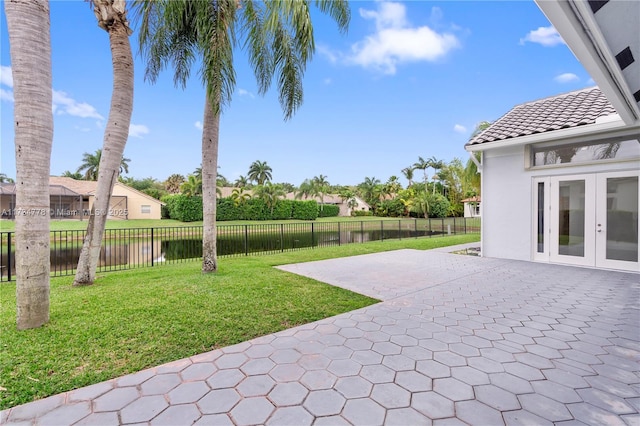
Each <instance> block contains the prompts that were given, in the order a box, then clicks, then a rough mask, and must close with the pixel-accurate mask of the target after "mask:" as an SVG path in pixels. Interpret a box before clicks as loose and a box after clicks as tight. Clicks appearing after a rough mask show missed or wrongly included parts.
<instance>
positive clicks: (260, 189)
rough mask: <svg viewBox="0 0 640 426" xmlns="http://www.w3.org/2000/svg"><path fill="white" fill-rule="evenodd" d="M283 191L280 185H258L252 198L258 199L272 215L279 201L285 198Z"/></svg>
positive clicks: (268, 183)
mask: <svg viewBox="0 0 640 426" xmlns="http://www.w3.org/2000/svg"><path fill="white" fill-rule="evenodd" d="M285 195H286V194H285V192H284V189H282V187H281V186H280V185H274V184H272V183H271V182H267V183H265V184H264V185H258V186H257V187H256V188H255V189H254V190H253V197H254V198H259V199H261V200H262V201H264V203H265V204H266V206H267V208H268V209H269V210H270V211H271V214H273V209H274V208H275V206H276V203H277V202H278V200H279V199H281V198H283V197H284V196H285Z"/></svg>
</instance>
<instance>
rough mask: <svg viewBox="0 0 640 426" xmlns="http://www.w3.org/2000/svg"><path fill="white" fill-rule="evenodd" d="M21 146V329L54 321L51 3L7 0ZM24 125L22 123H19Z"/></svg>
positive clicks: (18, 294)
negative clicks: (51, 314) (51, 287)
mask: <svg viewBox="0 0 640 426" xmlns="http://www.w3.org/2000/svg"><path fill="white" fill-rule="evenodd" d="M4 10H5V15H6V17H7V29H8V32H9V45H10V55H11V66H12V74H13V94H14V98H15V103H14V110H13V114H14V120H13V122H14V123H16V125H15V127H14V132H15V137H14V141H15V146H16V151H15V152H16V206H15V207H16V210H17V211H21V210H24V211H26V212H31V213H30V214H17V215H16V219H15V222H16V224H15V233H16V253H18V254H19V255H18V257H16V325H17V328H18V329H19V330H24V329H28V328H35V327H40V326H41V325H43V324H45V323H47V322H48V321H49V273H50V264H49V260H50V252H49V172H50V162H51V144H52V142H53V115H52V113H51V107H52V94H51V93H52V92H51V35H50V26H49V2H48V1H46V0H6V1H5V2H4ZM18 124H19V125H18Z"/></svg>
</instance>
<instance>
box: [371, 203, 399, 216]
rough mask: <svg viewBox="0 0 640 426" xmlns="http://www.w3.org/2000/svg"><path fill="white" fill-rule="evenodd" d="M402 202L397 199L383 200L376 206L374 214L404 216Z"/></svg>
mask: <svg viewBox="0 0 640 426" xmlns="http://www.w3.org/2000/svg"><path fill="white" fill-rule="evenodd" d="M404 210H405V207H404V204H402V201H400V200H399V199H393V200H384V201H383V202H382V203H380V205H379V206H378V207H377V208H376V216H384V217H402V216H404Z"/></svg>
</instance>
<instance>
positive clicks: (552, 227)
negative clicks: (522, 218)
mask: <svg viewBox="0 0 640 426" xmlns="http://www.w3.org/2000/svg"><path fill="white" fill-rule="evenodd" d="M638 177H639V173H638V172H637V171H626V172H611V173H597V174H585V175H571V176H552V177H546V178H537V179H535V180H534V194H535V195H534V202H535V204H534V205H535V206H536V209H535V213H534V219H535V220H534V256H533V257H534V260H542V261H550V262H553V263H566V264H572V265H583V266H595V267H598V268H607V269H620V270H628V271H638V270H640V266H639V265H640V264H639V262H638V235H639V234H638V206H639V204H638V203H639V201H638V192H639V190H638Z"/></svg>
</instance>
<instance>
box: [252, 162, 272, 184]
mask: <svg viewBox="0 0 640 426" xmlns="http://www.w3.org/2000/svg"><path fill="white" fill-rule="evenodd" d="M272 172H273V170H272V169H271V167H270V166H269V165H268V164H267V162H266V161H259V160H256V161H254V162H253V163H251V166H249V174H247V177H248V178H249V180H251V181H253V182H255V183H257V184H258V185H264V184H265V182H271V179H272V176H271V173H272Z"/></svg>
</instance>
